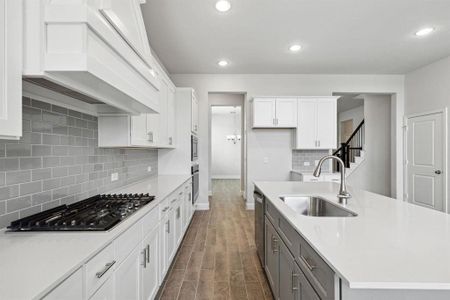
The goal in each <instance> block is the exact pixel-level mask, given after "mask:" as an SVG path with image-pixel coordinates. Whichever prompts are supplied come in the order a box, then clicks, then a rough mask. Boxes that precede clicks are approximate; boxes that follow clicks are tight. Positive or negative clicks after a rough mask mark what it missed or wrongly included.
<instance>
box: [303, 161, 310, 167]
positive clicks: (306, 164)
mask: <svg viewBox="0 0 450 300" xmlns="http://www.w3.org/2000/svg"><path fill="white" fill-rule="evenodd" d="M303 165H304V166H305V167H309V166H310V165H311V163H310V162H309V161H305V162H303Z"/></svg>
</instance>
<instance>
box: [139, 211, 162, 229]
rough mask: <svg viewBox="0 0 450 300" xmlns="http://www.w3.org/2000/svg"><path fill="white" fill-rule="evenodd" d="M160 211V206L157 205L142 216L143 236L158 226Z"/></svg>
mask: <svg viewBox="0 0 450 300" xmlns="http://www.w3.org/2000/svg"><path fill="white" fill-rule="evenodd" d="M158 213H159V211H158V208H157V207H155V208H153V209H152V210H151V211H150V212H149V213H148V214H146V215H145V216H144V217H143V218H142V236H146V235H147V234H148V233H150V232H152V231H153V230H154V229H155V228H156V227H158V223H159V220H158Z"/></svg>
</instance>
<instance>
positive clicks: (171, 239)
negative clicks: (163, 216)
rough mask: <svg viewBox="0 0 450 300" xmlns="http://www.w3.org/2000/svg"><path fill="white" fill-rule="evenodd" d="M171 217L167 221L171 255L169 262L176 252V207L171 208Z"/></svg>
mask: <svg viewBox="0 0 450 300" xmlns="http://www.w3.org/2000/svg"><path fill="white" fill-rule="evenodd" d="M167 215H168V217H169V219H168V223H167V233H168V235H167V253H168V256H169V261H168V264H169V265H170V263H171V262H172V260H173V258H174V257H175V253H176V250H177V249H176V244H175V242H176V241H175V231H176V229H175V209H174V208H170V210H169V212H168V213H167Z"/></svg>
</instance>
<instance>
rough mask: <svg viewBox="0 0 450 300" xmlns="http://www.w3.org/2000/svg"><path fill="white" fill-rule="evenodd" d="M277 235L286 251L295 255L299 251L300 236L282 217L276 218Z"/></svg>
mask: <svg viewBox="0 0 450 300" xmlns="http://www.w3.org/2000/svg"><path fill="white" fill-rule="evenodd" d="M278 220H279V221H278V233H279V234H280V237H281V239H282V240H283V242H284V243H285V244H286V246H287V247H288V249H289V250H290V251H291V252H292V253H295V252H296V251H297V250H298V249H300V236H299V234H298V233H297V231H295V229H294V228H293V227H292V226H291V224H289V223H288V221H286V220H285V219H284V218H283V217H281V216H280V217H279V218H278Z"/></svg>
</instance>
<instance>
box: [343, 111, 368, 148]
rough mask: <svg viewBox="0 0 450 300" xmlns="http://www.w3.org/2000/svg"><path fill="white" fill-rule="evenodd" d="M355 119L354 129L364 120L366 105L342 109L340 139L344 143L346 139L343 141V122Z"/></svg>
mask: <svg viewBox="0 0 450 300" xmlns="http://www.w3.org/2000/svg"><path fill="white" fill-rule="evenodd" d="M352 119H353V130H355V129H356V127H357V126H358V125H359V124H360V123H361V122H362V120H363V119H364V105H361V106H358V107H355V108H352V109H349V110H346V111H342V112H340V113H338V141H339V142H340V143H344V142H346V141H341V122H343V121H347V120H352Z"/></svg>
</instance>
